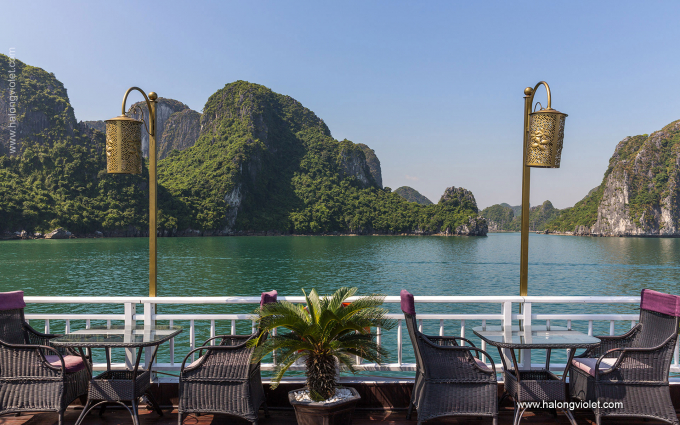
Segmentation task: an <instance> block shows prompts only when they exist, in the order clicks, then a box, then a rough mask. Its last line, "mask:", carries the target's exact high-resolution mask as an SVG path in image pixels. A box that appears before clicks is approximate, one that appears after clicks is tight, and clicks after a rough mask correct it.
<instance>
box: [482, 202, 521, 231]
mask: <svg viewBox="0 0 680 425" xmlns="http://www.w3.org/2000/svg"><path fill="white" fill-rule="evenodd" d="M506 205H507V204H496V205H492V206H490V207H486V208H484V209H483V210H482V211H481V212H480V213H479V215H481V216H482V217H484V218H486V219H487V220H489V221H491V222H493V223H495V225H496V226H497V228H494V230H505V231H508V230H510V223H512V219H513V218H514V217H515V213H514V211H513V210H512V208H511V207H510V206H506ZM491 226H492V223H489V227H490V228H491Z"/></svg>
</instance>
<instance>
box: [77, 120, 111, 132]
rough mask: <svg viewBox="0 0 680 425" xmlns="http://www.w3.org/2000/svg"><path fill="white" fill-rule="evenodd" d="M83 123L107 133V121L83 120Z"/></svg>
mask: <svg viewBox="0 0 680 425" xmlns="http://www.w3.org/2000/svg"><path fill="white" fill-rule="evenodd" d="M81 123H82V124H83V125H84V126H85V127H87V128H91V129H93V130H98V131H101V132H102V133H104V134H106V123H105V122H104V121H102V120H98V121H81Z"/></svg>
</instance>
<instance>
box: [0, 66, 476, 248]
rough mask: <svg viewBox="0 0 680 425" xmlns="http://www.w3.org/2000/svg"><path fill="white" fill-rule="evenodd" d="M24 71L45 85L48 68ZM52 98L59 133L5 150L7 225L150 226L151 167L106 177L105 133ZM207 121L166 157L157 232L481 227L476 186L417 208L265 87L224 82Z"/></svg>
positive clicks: (1, 208)
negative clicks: (10, 152)
mask: <svg viewBox="0 0 680 425" xmlns="http://www.w3.org/2000/svg"><path fill="white" fill-rule="evenodd" d="M25 69H26V68H25ZM29 71H30V72H29V73H28V74H27V75H29V76H30V75H35V76H36V77H35V80H36V82H35V84H37V85H38V86H40V85H45V84H47V83H46V82H45V81H44V79H45V78H48V77H47V76H51V74H47V73H44V71H42V70H41V71H42V72H43V73H44V74H45V75H42V74H39V73H38V74H35V72H34V71H33V70H30V69H29ZM41 75H42V76H41ZM41 78H42V80H41ZM51 78H53V76H51ZM29 80H33V79H32V78H29ZM55 81H56V80H55ZM28 84H33V83H28ZM59 84H61V83H59ZM62 87H63V86H62ZM63 95H64V96H66V94H65V90H64V92H63ZM1 101H2V100H0V102H1ZM37 101H40V100H37ZM54 102H56V104H55V105H52V106H54V108H53V109H54V111H56V112H55V113H57V115H58V116H57V117H56V118H54V117H52V118H51V119H56V120H57V121H58V122H61V121H59V120H60V119H61V118H59V117H61V116H62V114H66V115H68V118H69V119H68V120H66V121H68V123H67V124H68V125H57V127H56V128H57V130H58V132H57V133H54V131H57V130H54V128H52V127H49V128H46V129H43V130H41V131H47V132H48V133H49V134H50V135H51V137H52V136H54V137H55V138H56V140H54V141H53V142H51V143H40V142H41V141H42V140H40V139H39V138H38V139H35V140H34V139H33V138H26V139H24V145H23V146H22V149H21V151H20V153H19V155H17V156H15V157H8V156H7V155H0V232H1V231H5V232H7V231H18V230H26V231H28V232H34V231H40V232H45V231H49V230H52V229H54V228H55V227H63V228H65V229H67V230H69V231H71V232H74V233H76V234H87V233H94V232H96V231H102V232H104V233H105V234H110V235H115V234H128V235H129V234H140V233H142V234H143V232H145V231H146V227H147V214H148V209H147V208H148V206H147V205H148V191H147V190H148V189H147V183H146V181H147V178H148V172H147V170H146V164H145V167H144V171H143V174H142V175H140V176H126V175H109V174H107V173H106V171H105V168H106V164H105V156H104V149H103V146H104V135H103V134H102V133H101V132H100V131H97V130H92V129H88V128H86V127H85V126H84V125H82V126H81V125H75V126H74V127H73V128H71V127H72V126H71V125H70V124H73V123H75V118H74V117H73V111H72V108H71V107H70V104H68V98H67V97H63V98H61V100H54ZM64 102H66V103H64ZM62 103H64V105H62ZM60 105H61V106H60ZM0 106H1V105H0ZM25 108H26V110H32V109H31V108H33V106H31V105H25ZM48 112H49V111H48ZM46 113H47V112H46ZM71 118H73V120H71ZM62 121H64V120H62ZM66 121H64V122H65V123H66ZM26 122H29V121H28V120H27V121H26ZM50 122H52V121H50ZM200 123H201V131H200V135H199V137H198V140H197V141H196V143H195V145H194V146H192V147H190V148H187V149H185V150H183V151H178V150H172V151H170V153H169V155H168V157H167V158H165V159H163V160H161V161H159V169H158V171H159V189H158V194H159V195H158V196H159V230H165V231H171V232H172V231H175V230H177V231H180V232H181V231H183V230H186V229H196V230H201V231H204V232H205V233H208V234H210V233H212V234H225V233H232V232H237V231H241V230H243V231H280V232H290V233H320V232H334V231H337V232H359V233H372V232H378V233H386V232H396V233H401V232H414V231H424V232H439V231H442V232H446V231H448V232H459V233H465V232H468V233H472V234H485V233H486V231H485V228H484V222H483V220H480V221H478V220H475V218H476V217H477V208H476V205H475V204H474V197H473V196H472V194H471V193H469V192H467V191H466V194H465V196H464V197H463V198H461V199H462V201H460V202H453V201H452V202H442V203H440V204H438V205H428V206H421V205H418V204H415V203H412V202H408V201H406V200H404V199H403V198H402V197H401V196H399V195H397V194H396V193H392V192H391V190H390V189H389V188H385V189H382V188H380V187H379V185H378V183H377V182H376V178H375V177H374V174H372V172H371V171H372V170H371V168H370V167H369V165H368V164H367V159H366V153H365V149H362V146H359V145H357V144H355V143H353V142H351V141H349V140H343V141H337V140H335V139H334V138H332V137H331V134H330V130H329V129H328V127H327V126H326V125H325V124H324V122H323V120H321V119H319V118H318V117H317V116H316V115H315V114H314V113H313V112H312V111H310V110H309V109H307V108H304V107H303V106H302V105H301V104H300V103H299V102H297V101H296V100H295V99H293V98H291V97H289V96H284V95H280V94H277V93H274V92H272V91H271V90H270V89H268V88H266V87H263V86H260V85H256V84H251V83H248V82H245V81H238V82H235V83H232V84H227V85H226V86H225V87H224V88H223V89H221V90H219V91H218V92H216V93H215V94H213V95H212V96H211V97H210V99H208V102H207V103H206V105H205V108H204V110H203V114H202V115H201V117H200ZM63 129H68V131H67V132H64V130H63ZM461 190H462V189H461ZM460 229H463V230H460ZM467 229H469V230H467Z"/></svg>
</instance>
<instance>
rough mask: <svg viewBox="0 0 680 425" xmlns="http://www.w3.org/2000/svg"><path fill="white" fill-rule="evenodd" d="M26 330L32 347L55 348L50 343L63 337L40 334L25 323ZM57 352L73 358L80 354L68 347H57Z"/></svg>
mask: <svg viewBox="0 0 680 425" xmlns="http://www.w3.org/2000/svg"><path fill="white" fill-rule="evenodd" d="M24 330H25V331H26V334H27V335H28V342H30V344H31V345H33V344H34V345H46V346H50V347H53V345H52V343H51V342H50V340H51V339H54V338H57V337H60V336H62V335H58V334H44V333H42V332H38V331H36V330H35V329H33V328H32V327H31V325H29V324H28V323H24ZM55 348H56V350H57V351H58V352H59V354H61V355H69V354H70V355H73V356H78V355H79V354H78V353H77V352H76V350H74V349H72V348H66V347H55ZM87 358H88V359H89V358H90V357H89V356H88V357H87Z"/></svg>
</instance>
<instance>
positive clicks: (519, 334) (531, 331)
mask: <svg viewBox="0 0 680 425" xmlns="http://www.w3.org/2000/svg"><path fill="white" fill-rule="evenodd" d="M472 331H473V332H474V333H475V335H477V336H478V337H480V338H481V339H482V340H483V341H485V342H486V343H487V344H491V345H493V346H495V347H500V348H521V349H531V348H534V349H554V348H567V349H571V348H590V347H594V346H596V345H598V344H599V343H600V340H599V338H595V337H594V336H590V335H586V334H584V333H582V332H578V331H573V330H570V329H567V328H565V327H564V326H550V327H546V326H525V327H524V329H522V330H520V327H519V326H513V327H512V329H507V328H503V327H501V326H478V327H475V328H473V329H472Z"/></svg>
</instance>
